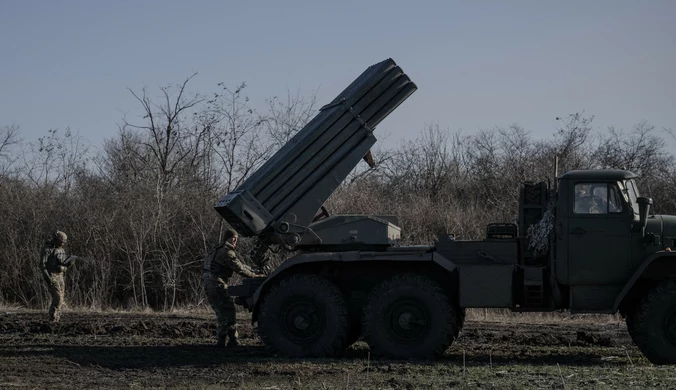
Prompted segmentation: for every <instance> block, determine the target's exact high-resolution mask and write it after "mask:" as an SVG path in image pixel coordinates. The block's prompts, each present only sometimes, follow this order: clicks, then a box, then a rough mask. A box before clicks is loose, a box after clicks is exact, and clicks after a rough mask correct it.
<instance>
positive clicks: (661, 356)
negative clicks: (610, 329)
mask: <svg viewBox="0 0 676 390" xmlns="http://www.w3.org/2000/svg"><path fill="white" fill-rule="evenodd" d="M630 318H631V319H630ZM627 319H629V321H628V324H629V326H630V328H631V329H632V330H631V331H630V334H631V335H632V336H633V337H632V338H633V340H634V342H635V343H636V345H637V346H638V348H639V349H640V350H641V352H643V355H645V357H646V358H648V360H650V362H651V363H653V364H670V363H676V280H668V281H666V282H663V283H661V284H659V285H658V286H657V287H655V288H654V289H653V290H652V291H650V292H649V293H648V295H646V296H645V297H644V298H643V300H642V301H641V303H640V304H639V306H638V308H637V311H636V315H635V316H634V317H633V318H632V317H631V316H627Z"/></svg>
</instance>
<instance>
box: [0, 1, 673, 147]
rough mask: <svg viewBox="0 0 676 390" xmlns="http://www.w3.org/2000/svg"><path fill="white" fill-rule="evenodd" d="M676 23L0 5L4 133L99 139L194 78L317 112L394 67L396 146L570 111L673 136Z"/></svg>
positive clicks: (551, 8) (137, 4) (307, 6)
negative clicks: (389, 62) (442, 132)
mask: <svg viewBox="0 0 676 390" xmlns="http://www.w3.org/2000/svg"><path fill="white" fill-rule="evenodd" d="M675 17H676V1H670V0H664V1H657V0H653V1H649V0H644V1H638V0H636V1H620V0H616V1H605V0H604V1H601V0H597V1H591V0H590V1H544V0H543V1H535V0H533V1H507V0H504V1H497V0H496V1H463V2H459V1H422V0H420V1H395V0H391V1H366V0H362V1H325V2H319V1H295V0H294V1H279V0H278V1H249V2H246V1H238V2H235V1H215V0H213V1H198V0H193V1H175V0H165V1H141V0H134V1H131V0H116V1H112V0H111V1H102V0H100V1H94V0H88V1H85V0H82V1H66V0H61V1H32V0H22V1H18V0H15V1H11V0H0V48H2V51H1V53H2V57H0V58H1V59H0V126H1V125H7V124H12V123H15V124H18V125H20V126H21V132H22V136H23V137H24V138H25V139H28V140H30V139H35V138H37V137H38V136H40V135H43V134H46V131H47V130H48V129H49V128H59V129H64V128H65V127H66V126H70V127H71V128H72V129H73V130H76V131H79V132H80V134H81V135H83V136H85V137H86V138H87V139H89V140H90V141H91V142H92V143H93V144H94V145H98V144H100V142H101V140H102V139H103V138H108V137H111V136H114V134H115V133H116V131H117V126H116V123H119V122H120V120H121V118H122V113H121V112H128V113H129V114H130V115H134V114H136V113H137V112H138V108H139V107H138V106H137V103H136V102H135V101H134V99H133V97H132V96H131V95H130V94H129V92H128V91H127V90H126V87H131V88H133V89H136V90H138V89H140V88H141V87H142V86H144V85H147V86H149V87H153V88H154V87H156V86H158V85H160V84H166V83H170V82H179V81H181V80H183V79H184V78H185V77H187V76H189V75H190V74H191V73H192V72H193V71H198V72H199V74H198V76H197V77H196V78H195V79H194V81H193V82H192V83H191V90H194V91H199V92H202V93H211V92H215V91H216V83H218V82H221V81H223V82H225V83H226V84H227V85H229V86H234V85H235V84H237V83H238V82H240V81H246V82H247V83H248V85H249V88H247V91H248V95H249V96H250V97H251V98H252V100H253V102H254V103H256V102H261V103H262V100H263V99H264V98H267V97H271V96H273V95H280V94H285V93H286V90H287V87H288V88H291V89H293V90H297V89H299V88H300V90H301V92H302V93H305V94H308V95H309V94H310V92H311V91H312V90H315V89H319V98H320V104H324V103H327V102H328V101H329V100H331V99H332V98H333V97H334V96H335V95H336V94H337V93H338V92H340V91H341V90H342V89H343V88H344V87H345V86H346V85H347V84H349V83H350V82H351V81H352V80H353V79H354V78H355V77H356V76H357V75H359V74H360V73H361V72H362V71H363V70H364V69H365V68H366V67H368V66H369V65H371V64H373V63H376V62H379V61H381V60H383V59H385V58H388V57H392V58H393V59H394V60H395V61H396V62H397V63H398V64H399V65H400V66H401V67H402V68H403V69H404V71H405V72H406V73H408V74H409V76H410V77H411V78H412V79H413V81H414V82H416V84H417V85H418V88H419V89H418V91H417V92H416V93H414V94H413V95H412V96H411V97H410V98H409V99H408V100H407V101H406V102H405V103H404V104H403V105H402V106H400V107H399V109H397V110H396V111H395V112H394V113H393V114H392V115H390V116H389V117H388V118H387V119H386V120H385V121H384V122H383V123H381V125H380V126H379V129H380V130H383V129H386V130H387V131H388V132H390V133H391V135H390V137H389V139H388V140H387V143H388V144H390V145H396V144H398V143H399V142H400V141H401V140H404V139H410V138H412V137H414V136H415V135H416V134H417V133H418V132H419V131H420V130H421V129H422V128H423V127H424V125H425V123H430V122H433V123H438V124H439V125H440V126H442V127H444V128H451V129H453V130H456V129H463V132H464V133H467V134H469V133H473V132H476V131H477V130H479V129H487V128H492V127H494V126H495V125H502V126H507V125H509V124H510V123H513V122H518V123H519V124H521V125H522V126H523V127H525V128H526V129H527V130H530V131H531V132H532V133H533V134H534V135H536V136H541V137H547V136H549V135H550V134H551V133H552V132H553V130H554V126H555V120H554V118H555V117H556V116H563V115H566V114H568V113H572V112H576V111H580V110H585V111H586V113H588V114H593V115H595V116H596V120H595V125H596V126H597V127H600V128H605V127H606V126H608V125H615V126H619V127H625V128H628V127H630V126H632V125H633V124H635V123H636V122H638V121H640V120H642V119H645V120H647V121H649V122H650V123H652V124H654V125H656V126H657V127H658V128H662V127H667V128H673V129H676V106H675V103H676V22H675ZM261 105H262V104H261Z"/></svg>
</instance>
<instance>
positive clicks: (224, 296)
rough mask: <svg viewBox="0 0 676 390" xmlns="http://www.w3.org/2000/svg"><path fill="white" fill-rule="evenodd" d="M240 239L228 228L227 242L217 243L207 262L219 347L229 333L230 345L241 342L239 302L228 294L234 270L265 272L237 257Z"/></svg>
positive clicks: (251, 273)
mask: <svg viewBox="0 0 676 390" xmlns="http://www.w3.org/2000/svg"><path fill="white" fill-rule="evenodd" d="M237 239H238V234H237V232H236V231H235V230H232V229H228V230H226V232H225V236H224V241H225V243H224V244H219V245H217V246H216V247H215V248H214V249H213V251H212V252H211V253H210V254H209V255H208V256H207V257H206V259H205V262H204V274H203V279H204V291H205V292H206V294H207V300H208V301H209V304H210V305H211V308H212V309H213V310H214V312H216V321H217V324H218V328H217V331H216V334H217V337H218V341H217V342H216V347H218V348H223V347H225V345H226V344H225V339H226V336H227V337H229V340H228V344H227V345H228V347H236V346H238V345H239V342H238V341H237V337H238V334H237V320H236V316H235V314H236V312H235V303H234V301H233V299H232V297H230V296H229V295H228V282H229V279H230V278H231V277H232V275H233V272H237V273H238V274H240V275H242V276H244V277H247V278H256V277H264V275H261V274H257V273H256V272H254V271H253V270H252V269H251V268H250V267H249V266H247V265H246V264H244V263H242V262H241V261H240V260H239V259H238V258H237V253H236V252H235V248H236V247H237Z"/></svg>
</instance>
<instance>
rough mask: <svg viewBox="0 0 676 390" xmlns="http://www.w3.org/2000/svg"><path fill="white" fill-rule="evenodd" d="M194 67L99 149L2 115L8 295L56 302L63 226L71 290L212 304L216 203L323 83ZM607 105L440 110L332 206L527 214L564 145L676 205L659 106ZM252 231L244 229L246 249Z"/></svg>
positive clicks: (562, 167)
mask: <svg viewBox="0 0 676 390" xmlns="http://www.w3.org/2000/svg"><path fill="white" fill-rule="evenodd" d="M193 77H194V75H193V76H191V77H188V78H186V79H185V80H183V82H181V83H178V84H175V85H168V86H164V87H160V88H159V89H158V90H157V91H154V92H152V91H149V90H148V89H145V88H144V89H141V90H132V89H130V90H129V92H130V96H131V97H132V98H133V99H135V101H136V103H137V105H138V107H140V109H141V110H142V113H143V114H142V116H140V117H139V118H131V119H130V118H127V117H125V118H123V119H122V123H121V125H119V131H118V133H117V134H116V135H115V136H114V137H112V138H109V139H106V140H105V141H104V143H103V145H102V146H101V148H100V149H97V150H95V149H93V148H91V147H89V146H88V145H87V143H86V140H84V139H83V138H81V137H80V136H79V135H78V134H76V133H73V132H71V131H70V130H69V129H66V130H65V131H59V130H49V131H48V132H47V134H46V135H45V136H43V137H40V138H38V139H37V140H35V141H26V140H23V139H22V138H21V134H20V128H19V126H18V125H5V126H3V127H0V221H1V222H2V223H0V237H2V238H3V239H2V240H0V250H2V253H4V256H5V258H4V259H3V262H2V263H3V265H4V266H3V267H0V303H2V304H7V305H21V306H25V307H31V308H42V307H45V305H46V303H47V301H48V295H47V291H46V289H45V287H44V286H43V282H42V279H41V276H40V273H39V269H38V253H39V249H40V247H41V246H42V245H43V243H44V241H45V239H46V238H47V237H48V236H49V235H50V234H51V233H53V232H54V231H56V230H57V229H58V230H63V231H65V232H66V233H67V234H68V236H69V242H68V247H67V251H68V252H69V253H72V254H75V255H78V256H81V257H82V258H81V259H80V260H79V261H78V264H76V266H75V267H72V268H71V269H70V270H69V272H68V274H67V276H66V297H67V302H68V304H69V305H71V306H83V307H90V308H95V309H99V308H101V309H102V308H120V309H130V308H152V309H155V310H172V309H175V308H178V307H181V308H186V307H188V308H189V307H196V306H200V305H203V304H204V293H203V289H202V281H201V277H202V271H201V270H202V262H203V258H204V256H205V255H206V254H207V253H208V251H209V250H210V248H211V247H212V246H213V245H215V244H216V243H217V242H218V241H219V237H220V235H221V234H222V232H223V229H225V228H227V225H226V224H225V222H224V220H223V219H222V218H221V217H220V216H219V215H218V214H217V213H216V212H215V211H214V209H213V206H214V204H215V203H216V201H217V200H218V199H219V198H220V197H221V196H222V195H224V194H226V193H227V192H229V191H230V190H233V189H235V188H236V187H237V186H238V185H239V184H240V183H241V182H242V181H243V180H244V179H245V178H247V177H248V176H249V175H250V174H251V173H253V172H254V171H255V170H256V169H257V168H258V167H259V166H260V165H261V164H262V163H263V162H265V160H266V159H267V158H268V157H269V156H271V155H272V154H273V153H274V152H275V151H276V150H277V149H278V148H280V147H281V146H282V145H284V144H285V143H286V142H287V141H288V140H289V139H290V138H291V137H292V136H293V135H294V134H295V133H296V132H297V131H298V130H300V129H301V128H302V127H303V126H304V125H305V124H306V123H307V122H308V121H309V120H310V119H311V118H312V117H313V116H314V115H315V114H316V113H317V110H318V108H319V105H318V102H317V99H316V94H310V95H309V96H302V95H301V94H300V93H298V92H296V93H291V92H288V93H287V94H286V96H282V97H278V96H276V97H273V98H270V99H266V100H265V101H264V104H262V106H263V107H264V109H263V110H261V111H258V110H255V109H253V108H252V104H251V102H250V100H249V98H248V97H247V96H246V94H245V91H246V84H245V83H241V84H239V85H237V86H235V87H234V88H231V87H228V86H226V85H224V84H222V83H221V84H218V86H217V91H216V92H215V93H212V94H211V95H200V94H196V93H192V92H190V90H189V88H188V86H189V83H190V80H191V79H192V78H193ZM151 94H154V95H155V96H157V97H153V96H151ZM593 119H594V118H593V116H586V115H584V114H583V113H574V114H571V115H568V116H567V117H565V118H558V120H557V122H556V123H558V124H559V126H558V128H557V129H556V131H555V132H554V133H553V134H552V135H551V137H549V138H547V139H544V140H542V139H540V140H538V139H535V138H534V137H533V136H532V135H531V134H530V133H529V132H528V131H526V130H525V129H523V128H522V127H520V126H518V125H517V124H512V125H508V126H506V127H500V126H497V127H495V128H493V129H489V130H483V131H480V132H478V133H475V134H463V133H462V132H461V131H451V130H448V129H445V128H443V127H441V126H440V125H436V124H431V125H426V126H424V128H423V129H422V130H421V132H420V133H419V134H418V136H417V137H416V138H415V139H414V140H411V141H408V142H405V143H402V144H400V145H399V146H397V147H393V148H389V149H386V148H382V147H381V148H379V149H376V150H374V151H373V156H374V159H375V162H376V164H375V166H374V167H369V166H368V165H367V164H360V165H359V166H358V167H356V168H355V170H354V171H353V172H352V173H351V175H350V177H349V178H348V180H346V182H345V183H343V184H342V185H341V186H340V187H339V189H338V190H337V191H336V192H335V193H334V194H333V195H332V197H331V198H330V199H329V200H328V201H327V204H326V207H327V208H328V210H329V211H330V212H331V213H336V214H338V213H364V214H390V215H397V216H398V217H399V221H400V225H401V227H402V236H403V237H402V238H403V243H404V244H431V243H433V242H434V239H435V237H436V235H437V234H438V233H443V232H453V233H455V234H456V235H459V236H460V237H462V238H468V239H477V238H481V237H483V236H484V234H485V226H486V225H487V224H488V223H489V222H516V219H517V213H518V207H517V206H518V197H519V183H521V182H523V181H540V180H550V181H551V180H553V179H554V170H553V169H554V168H553V162H554V157H555V156H558V158H559V171H560V172H565V171H568V170H573V169H587V168H624V169H628V170H631V171H633V172H635V173H637V174H639V175H641V178H640V180H639V185H640V188H641V189H642V192H643V195H647V196H651V197H652V198H653V199H654V200H655V206H656V209H657V212H659V213H664V214H676V200H674V199H673V197H671V196H670V192H671V191H673V190H674V189H675V188H676V162H675V160H674V155H673V154H672V153H671V152H670V151H669V150H668V148H667V147H666V146H665V141H666V140H667V138H670V137H672V138H673V134H672V133H670V132H668V131H667V132H664V131H660V130H659V129H655V127H654V126H652V125H650V124H649V123H648V122H645V121H644V122H640V123H638V124H636V125H635V126H633V127H632V128H631V129H628V130H625V129H617V128H609V129H604V130H597V129H594V128H593ZM376 133H378V131H376ZM381 138H382V137H381ZM252 245H253V242H252V240H247V239H243V240H241V241H240V247H241V249H240V254H241V255H242V257H243V259H244V260H245V261H250V259H249V256H248V253H249V250H250V249H251V247H252ZM283 257H284V254H283V253H282V254H279V255H278V256H277V258H276V259H275V260H274V261H275V262H276V263H279V262H280V261H283Z"/></svg>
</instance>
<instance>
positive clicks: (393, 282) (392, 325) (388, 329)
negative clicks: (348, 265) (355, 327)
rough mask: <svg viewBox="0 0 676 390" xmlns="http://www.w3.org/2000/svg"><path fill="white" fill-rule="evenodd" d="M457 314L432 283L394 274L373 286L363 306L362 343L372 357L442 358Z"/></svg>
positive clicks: (407, 275)
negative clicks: (369, 349) (363, 342)
mask: <svg viewBox="0 0 676 390" xmlns="http://www.w3.org/2000/svg"><path fill="white" fill-rule="evenodd" d="M457 319H458V313H457V311H456V310H455V309H454V307H453V305H451V303H450V300H449V298H448V296H447V295H446V294H445V293H444V291H443V290H442V289H441V287H440V286H439V285H438V284H437V283H436V282H434V281H432V280H430V279H428V278H426V277H424V276H421V275H415V274H404V275H397V276H395V277H393V278H392V279H390V280H387V281H385V282H383V283H381V284H380V285H379V286H377V287H376V288H375V289H374V290H373V292H372V293H371V294H370V296H369V299H368V302H367V304H366V306H365V307H364V313H363V319H362V330H363V335H364V340H365V341H366V342H367V343H368V345H369V346H370V347H371V351H372V353H373V354H374V355H380V356H386V357H391V358H399V359H401V358H429V357H434V356H439V355H443V353H444V352H445V351H446V349H447V348H448V347H449V346H450V345H451V343H452V342H453V340H454V338H455V335H457V334H458V332H459V330H458V327H457V325H456V321H457Z"/></svg>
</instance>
